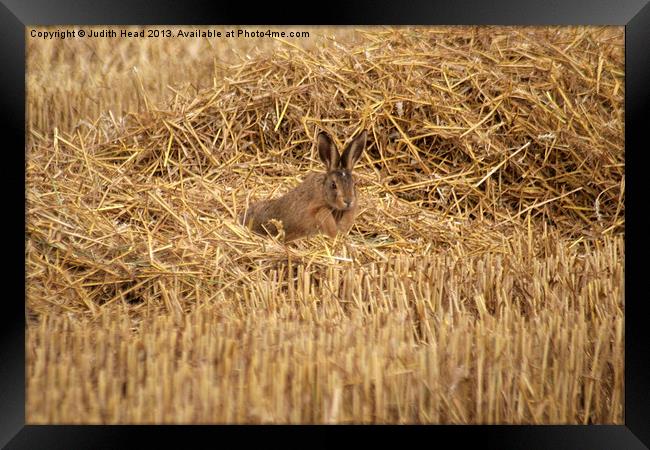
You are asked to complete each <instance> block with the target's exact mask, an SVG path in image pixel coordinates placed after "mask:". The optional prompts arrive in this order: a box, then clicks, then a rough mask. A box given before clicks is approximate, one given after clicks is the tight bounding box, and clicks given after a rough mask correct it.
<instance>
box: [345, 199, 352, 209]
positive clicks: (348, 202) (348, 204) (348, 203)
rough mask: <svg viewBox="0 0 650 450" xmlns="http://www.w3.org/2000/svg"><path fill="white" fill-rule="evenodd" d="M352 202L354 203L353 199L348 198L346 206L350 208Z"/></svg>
mask: <svg viewBox="0 0 650 450" xmlns="http://www.w3.org/2000/svg"><path fill="white" fill-rule="evenodd" d="M351 204H352V200H346V201H345V206H346V207H347V208H349V207H350V205H351Z"/></svg>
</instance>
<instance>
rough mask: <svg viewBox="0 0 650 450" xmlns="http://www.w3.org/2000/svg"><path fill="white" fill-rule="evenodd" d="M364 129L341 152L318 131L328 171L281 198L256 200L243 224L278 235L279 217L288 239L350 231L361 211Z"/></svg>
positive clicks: (311, 176) (247, 212)
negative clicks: (357, 175)
mask: <svg viewBox="0 0 650 450" xmlns="http://www.w3.org/2000/svg"><path fill="white" fill-rule="evenodd" d="M366 136H367V133H366V131H363V132H361V134H359V135H358V136H357V137H355V138H354V139H352V141H351V142H350V143H349V144H348V145H347V147H345V150H343V153H342V154H341V155H339V152H338V150H337V148H336V145H335V144H334V142H332V140H331V139H330V137H329V136H328V135H327V133H325V132H320V133H319V134H318V139H317V140H318V155H319V157H320V159H321V161H323V163H324V164H325V167H326V168H327V172H326V173H322V172H321V173H310V174H309V175H307V176H306V177H305V180H304V181H303V182H302V183H301V184H299V185H298V186H297V187H296V188H294V189H293V190H291V191H289V192H288V193H286V194H285V195H283V196H282V197H280V198H276V199H270V200H262V201H260V202H257V203H254V204H253V205H251V206H250V208H248V210H247V211H246V212H245V213H244V214H243V215H242V216H240V223H242V224H244V225H246V226H248V227H249V228H250V229H251V230H253V231H254V232H255V233H258V234H262V235H266V234H270V235H273V236H275V235H276V234H277V233H278V230H277V228H276V226H275V225H274V224H273V223H272V222H271V220H273V219H275V220H277V221H280V222H282V227H283V229H284V233H285V236H284V239H285V241H292V240H294V239H298V238H302V237H307V236H311V235H314V234H316V233H319V232H322V233H325V234H326V235H328V236H330V237H332V238H333V237H335V236H336V234H337V233H343V234H344V233H347V232H348V231H349V230H350V228H351V227H352V223H353V221H354V217H355V215H356V213H357V208H358V205H357V193H356V188H355V181H354V176H353V175H352V168H353V167H354V165H355V164H356V162H357V161H358V160H359V158H360V157H361V154H362V153H363V150H364V148H365V145H366Z"/></svg>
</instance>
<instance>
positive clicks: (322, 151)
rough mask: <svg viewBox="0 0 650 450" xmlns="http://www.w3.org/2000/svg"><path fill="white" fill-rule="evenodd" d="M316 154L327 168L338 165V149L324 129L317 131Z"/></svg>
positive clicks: (331, 168)
mask: <svg viewBox="0 0 650 450" xmlns="http://www.w3.org/2000/svg"><path fill="white" fill-rule="evenodd" d="M318 156H320V159H321V161H323V163H325V166H326V167H327V169H328V170H333V169H335V168H336V167H337V166H338V165H339V151H338V150H337V149H336V145H334V142H332V140H331V139H330V137H329V136H328V135H327V133H325V132H324V131H321V132H320V133H318Z"/></svg>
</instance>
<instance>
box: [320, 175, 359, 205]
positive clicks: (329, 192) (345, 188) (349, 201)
mask: <svg viewBox="0 0 650 450" xmlns="http://www.w3.org/2000/svg"><path fill="white" fill-rule="evenodd" d="M324 183H325V186H324V188H325V198H326V200H327V203H328V204H329V205H330V206H331V207H332V208H334V209H338V210H343V211H345V210H348V209H352V208H353V207H354V206H355V205H356V202H357V195H356V189H355V187H354V176H353V175H352V171H350V170H346V169H337V170H333V171H331V172H328V173H327V175H326V176H325V180H324Z"/></svg>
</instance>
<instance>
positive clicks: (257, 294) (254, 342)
mask: <svg viewBox="0 0 650 450" xmlns="http://www.w3.org/2000/svg"><path fill="white" fill-rule="evenodd" d="M211 28H213V27H211ZM276 29H277V28H276ZM300 29H301V30H303V29H305V30H309V31H310V32H311V36H310V37H309V38H295V39H286V40H279V39H258V40H231V41H225V40H218V39H156V40H151V39H150V40H124V39H119V38H116V39H97V40H88V39H86V40H80V39H77V40H74V39H71V40H51V41H47V40H37V39H30V38H28V39H27V42H28V46H27V52H28V53H27V95H28V98H27V112H28V117H27V129H26V133H27V138H28V144H27V149H26V153H27V167H26V177H27V186H26V190H27V236H26V270H27V305H26V306H27V328H26V357H27V361H26V362H27V405H26V409H27V422H28V423H34V424H40V423H535V424H541V423H545V424H547V423H553V424H558V423H568V424H574V423H609V424H611V423H614V424H621V423H623V422H624V417H623V408H624V404H623V393H624V390H623V388H624V385H623V381H624V364H623V362H624V333H623V330H624V298H625V289H624V254H625V252H624V247H625V238H624V226H625V223H624V217H625V208H624V200H625V198H624V197H625V196H624V187H625V181H624V179H625V177H624V175H625V165H624V141H623V136H624V135H623V129H624V128H623V98H624V73H623V67H624V65H623V63H624V60H623V54H624V52H623V29H622V28H612V27H601V28H589V27H587V28H585V27H578V28H562V27H554V28H541V27H535V28H511V27H497V28H488V27H440V28H409V27H403V28H402V27H397V28H358V29H357V28H339V29H332V28H327V27H316V28H306V27H304V28H303V27H301V28H300ZM285 31H286V30H285ZM134 68H135V69H134ZM360 128H365V129H368V130H369V133H370V138H369V145H368V148H367V151H366V153H365V155H364V157H363V158H362V160H361V162H360V164H359V166H358V168H357V169H355V170H356V171H357V175H358V178H359V183H358V185H359V193H360V196H361V197H360V206H361V208H360V213H359V216H358V218H357V221H356V223H355V226H354V227H353V229H352V230H351V232H350V234H349V235H348V236H341V237H338V238H337V239H335V240H332V239H329V238H326V237H323V236H316V237H313V238H310V239H305V240H302V241H299V242H296V243H291V244H286V245H285V244H283V243H282V242H280V241H278V240H277V239H275V238H263V237H259V236H255V235H251V234H250V233H249V232H248V231H247V230H245V229H244V228H242V227H240V226H239V225H238V224H237V223H236V217H237V215H238V213H239V211H241V210H242V209H243V208H245V207H246V205H247V204H249V202H251V201H253V200H255V199H258V198H264V197H267V196H272V195H278V194H280V193H282V192H285V191H286V190H287V189H289V188H290V187H291V186H294V185H295V184H296V183H298V182H299V180H301V179H302V178H303V177H304V175H305V174H306V173H307V172H308V171H310V170H320V166H319V162H318V158H317V157H316V153H315V149H314V146H313V140H314V139H313V138H314V136H315V133H316V130H319V129H326V130H327V131H329V132H330V134H331V135H333V136H335V137H336V138H337V139H338V140H339V143H340V144H342V143H344V141H346V139H347V138H348V137H350V136H351V135H352V134H354V132H355V131H357V130H358V129H360Z"/></svg>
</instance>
